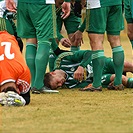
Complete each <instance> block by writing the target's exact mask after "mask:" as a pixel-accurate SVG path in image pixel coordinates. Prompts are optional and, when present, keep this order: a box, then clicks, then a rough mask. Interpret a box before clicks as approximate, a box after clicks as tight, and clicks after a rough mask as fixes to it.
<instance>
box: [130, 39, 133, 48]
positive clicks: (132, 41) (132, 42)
mask: <svg viewBox="0 0 133 133" xmlns="http://www.w3.org/2000/svg"><path fill="white" fill-rule="evenodd" d="M130 42H131V44H132V49H133V40H130Z"/></svg>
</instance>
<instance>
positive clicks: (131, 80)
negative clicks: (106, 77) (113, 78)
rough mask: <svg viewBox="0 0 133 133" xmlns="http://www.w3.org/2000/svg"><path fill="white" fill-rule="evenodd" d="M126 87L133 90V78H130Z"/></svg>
mask: <svg viewBox="0 0 133 133" xmlns="http://www.w3.org/2000/svg"><path fill="white" fill-rule="evenodd" d="M126 87H127V88H133V78H128V81H127V85H126Z"/></svg>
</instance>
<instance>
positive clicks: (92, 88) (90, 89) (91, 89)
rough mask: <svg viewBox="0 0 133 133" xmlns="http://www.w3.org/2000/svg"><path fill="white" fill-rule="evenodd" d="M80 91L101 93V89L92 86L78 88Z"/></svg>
mask: <svg viewBox="0 0 133 133" xmlns="http://www.w3.org/2000/svg"><path fill="white" fill-rule="evenodd" d="M79 90H80V91H102V87H101V86H99V87H97V88H96V87H93V86H92V84H89V85H88V86H86V87H84V88H80V89H79Z"/></svg>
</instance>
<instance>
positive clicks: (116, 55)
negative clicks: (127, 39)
mask: <svg viewBox="0 0 133 133" xmlns="http://www.w3.org/2000/svg"><path fill="white" fill-rule="evenodd" d="M112 51H113V62H114V69H115V79H114V85H120V84H122V72H123V66H124V51H123V48H122V47H121V46H118V47H115V48H113V49H112Z"/></svg>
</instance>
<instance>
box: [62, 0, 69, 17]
mask: <svg viewBox="0 0 133 133" xmlns="http://www.w3.org/2000/svg"><path fill="white" fill-rule="evenodd" d="M70 6H71V4H70V2H63V4H62V12H63V14H62V16H61V18H63V19H65V18H67V17H68V16H69V15H70V10H71V7H70Z"/></svg>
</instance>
